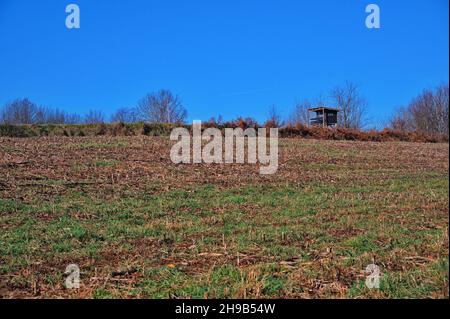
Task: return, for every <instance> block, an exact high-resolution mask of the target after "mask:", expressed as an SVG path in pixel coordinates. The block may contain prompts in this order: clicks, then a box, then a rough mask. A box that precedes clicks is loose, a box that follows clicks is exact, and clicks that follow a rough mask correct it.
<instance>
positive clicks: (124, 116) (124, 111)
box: [111, 107, 138, 123]
mask: <svg viewBox="0 0 450 319" xmlns="http://www.w3.org/2000/svg"><path fill="white" fill-rule="evenodd" d="M137 121H138V115H137V111H136V109H130V108H126V107H121V108H119V109H118V110H117V111H116V112H115V113H114V114H113V115H112V116H111V122H122V123H134V122H137Z"/></svg>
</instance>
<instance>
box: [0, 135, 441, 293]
mask: <svg viewBox="0 0 450 319" xmlns="http://www.w3.org/2000/svg"><path fill="white" fill-rule="evenodd" d="M171 145H172V142H170V141H169V140H168V139H167V138H158V137H148V136H136V137H76V138H74V137H51V138H50V137H49V138H44V137H42V138H27V139H14V138H0V296H1V297H6V298H11V297H27V298H45V297H50V298H56V297H71V298H110V297H112V298H415V297H418V298H444V297H445V298H448V288H449V287H448V273H449V255H448V249H449V247H448V243H449V240H448V223H449V215H448V214H449V190H448V187H449V184H448V183H449V182H448V178H449V173H448V161H449V146H448V144H423V143H399V142H393V143H373V142H350V141H316V140H302V139H282V140H280V167H279V170H278V173H277V174H275V175H272V176H262V175H259V173H258V172H259V170H258V167H257V166H252V165H237V164H235V165H175V164H172V163H171V161H170V157H169V150H170V146H171ZM72 263H75V264H78V265H79V267H80V269H81V288H80V289H79V290H67V289H65V288H64V280H65V275H64V270H65V268H66V266H67V265H69V264H72ZM371 263H374V264H376V265H378V266H379V267H380V268H381V272H382V278H381V287H380V289H372V290H370V289H368V288H366V287H365V278H366V274H365V272H364V270H365V268H366V266H367V265H369V264H371Z"/></svg>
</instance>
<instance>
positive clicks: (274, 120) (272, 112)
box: [265, 104, 284, 127]
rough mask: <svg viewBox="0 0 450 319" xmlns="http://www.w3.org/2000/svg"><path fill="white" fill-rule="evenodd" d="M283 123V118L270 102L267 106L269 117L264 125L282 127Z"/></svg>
mask: <svg viewBox="0 0 450 319" xmlns="http://www.w3.org/2000/svg"><path fill="white" fill-rule="evenodd" d="M283 125H284V121H283V118H282V117H281V115H280V113H279V112H278V110H277V107H276V106H275V105H274V104H272V105H271V106H270V107H269V117H268V119H267V121H266V124H265V126H267V127H269V126H270V127H282V126H283Z"/></svg>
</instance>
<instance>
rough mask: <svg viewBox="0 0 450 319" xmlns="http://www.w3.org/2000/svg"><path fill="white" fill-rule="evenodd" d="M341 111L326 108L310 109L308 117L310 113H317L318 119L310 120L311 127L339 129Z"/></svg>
mask: <svg viewBox="0 0 450 319" xmlns="http://www.w3.org/2000/svg"><path fill="white" fill-rule="evenodd" d="M339 111H340V110H339V109H336V108H332V107H325V106H321V107H315V108H312V109H308V116H309V113H310V112H313V113H316V117H313V118H310V119H309V125H312V126H323V127H337V125H338V113H339Z"/></svg>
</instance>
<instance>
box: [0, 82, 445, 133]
mask: <svg viewBox="0 0 450 319" xmlns="http://www.w3.org/2000/svg"><path fill="white" fill-rule="evenodd" d="M448 104H449V86H448V84H442V85H439V86H438V87H437V88H435V89H432V90H425V91H423V92H422V93H420V94H419V95H418V96H417V97H415V98H413V99H412V100H411V102H410V103H409V104H408V105H407V106H405V107H401V108H399V109H397V110H396V111H395V112H394V114H393V115H392V117H391V118H390V119H389V123H388V125H387V128H390V129H394V130H400V131H405V132H412V131H423V132H427V133H439V134H443V135H445V136H447V137H448V134H449V122H448V119H449V118H448V116H449V113H448V112H449V111H448ZM328 105H331V106H334V107H337V108H339V109H340V112H339V115H338V123H339V127H343V128H349V129H359V130H361V129H364V128H366V127H367V125H368V123H369V121H370V119H369V118H368V117H367V114H368V113H367V109H368V103H367V100H366V99H365V98H364V96H363V95H362V94H361V90H360V87H359V86H358V85H357V84H355V83H353V82H350V81H347V82H346V83H344V84H343V85H340V86H336V87H335V88H333V89H332V90H330V92H329V94H328V95H327V96H325V97H324V96H319V97H316V98H314V99H304V100H302V101H300V102H298V103H296V104H295V106H294V107H293V109H292V111H291V113H290V115H289V116H288V118H287V119H284V118H283V117H282V116H281V115H280V113H279V111H278V109H277V107H276V106H275V105H272V106H270V107H269V112H268V115H267V120H266V121H265V123H264V124H263V126H266V127H283V126H298V125H303V126H307V125H308V124H309V123H308V119H309V115H308V112H309V111H308V110H309V109H311V108H314V107H319V106H328ZM187 114H188V113H187V109H186V107H185V106H184V105H183V103H182V101H181V99H180V97H179V96H178V95H174V94H173V93H172V92H170V91H169V90H160V91H157V92H154V93H150V94H147V95H146V96H144V97H143V98H142V99H140V100H139V101H138V103H137V105H136V106H134V107H122V108H119V109H118V110H116V111H115V112H114V114H113V115H112V116H111V117H110V118H109V122H122V123H135V122H147V123H184V122H185V121H186V119H187ZM105 122H108V120H107V119H106V116H105V114H104V113H103V112H102V111H100V110H90V111H89V112H87V113H86V114H85V115H84V116H81V115H79V114H76V113H68V112H65V111H62V110H59V109H53V108H49V107H46V106H38V105H37V104H35V103H33V102H31V101H30V100H28V99H26V98H25V99H18V100H15V101H12V102H10V103H7V104H6V105H5V106H4V107H3V108H1V110H0V123H3V124H13V125H21V124H80V123H86V124H95V123H105ZM209 122H210V123H211V124H216V125H236V123H239V122H245V123H246V125H247V126H254V127H256V126H258V125H259V124H258V123H257V121H256V120H254V119H253V118H250V117H247V118H243V117H238V118H237V119H236V120H233V121H228V122H224V121H223V118H222V117H221V116H219V117H218V118H217V119H216V118H211V119H210V120H209Z"/></svg>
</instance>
